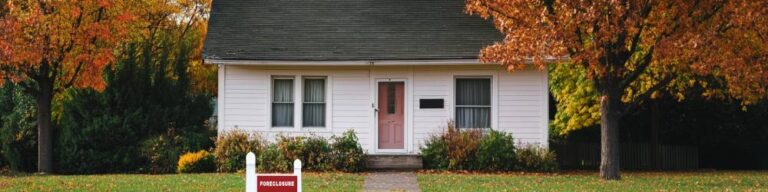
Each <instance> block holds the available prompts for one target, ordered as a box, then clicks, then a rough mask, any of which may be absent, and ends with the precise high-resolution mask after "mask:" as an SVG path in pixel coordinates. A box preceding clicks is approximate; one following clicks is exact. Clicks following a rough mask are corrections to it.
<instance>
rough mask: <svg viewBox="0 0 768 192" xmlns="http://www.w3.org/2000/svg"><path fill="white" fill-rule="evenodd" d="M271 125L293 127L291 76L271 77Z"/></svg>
mask: <svg viewBox="0 0 768 192" xmlns="http://www.w3.org/2000/svg"><path fill="white" fill-rule="evenodd" d="M272 126H273V127H293V78H285V77H278V78H273V79H272Z"/></svg>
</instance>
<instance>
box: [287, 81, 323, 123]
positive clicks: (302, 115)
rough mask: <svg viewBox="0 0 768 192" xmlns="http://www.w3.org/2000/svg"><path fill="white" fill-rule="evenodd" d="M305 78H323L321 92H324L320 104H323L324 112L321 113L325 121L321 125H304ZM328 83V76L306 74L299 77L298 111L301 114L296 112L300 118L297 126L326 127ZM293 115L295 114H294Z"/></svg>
mask: <svg viewBox="0 0 768 192" xmlns="http://www.w3.org/2000/svg"><path fill="white" fill-rule="evenodd" d="M307 79H322V80H323V84H324V86H323V94H325V95H324V97H323V102H322V104H324V107H323V108H324V111H323V113H324V114H323V115H324V117H325V121H323V126H307V127H305V126H304V104H305V103H307V102H305V101H304V88H305V86H306V84H305V83H304V80H307ZM328 85H329V83H328V77H327V76H319V75H318V76H312V75H307V76H302V77H301V95H300V97H301V106H300V107H301V111H300V112H301V114H298V116H299V117H301V119H300V120H299V122H300V123H301V124H300V125H299V126H301V128H304V129H325V128H327V127H328V119H329V118H328V95H329V93H328ZM294 113H296V112H294ZM294 116H296V114H294Z"/></svg>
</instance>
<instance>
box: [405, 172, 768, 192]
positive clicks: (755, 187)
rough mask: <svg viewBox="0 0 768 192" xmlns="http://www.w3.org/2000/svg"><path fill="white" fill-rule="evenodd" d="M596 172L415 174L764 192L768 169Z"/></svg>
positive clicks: (515, 183)
mask: <svg viewBox="0 0 768 192" xmlns="http://www.w3.org/2000/svg"><path fill="white" fill-rule="evenodd" d="M597 175H598V174H597V173H596V172H568V173H559V174H457V173H419V174H418V181H419V185H420V186H421V190H422V191H425V192H426V191H768V172H757V171H754V172H753V171H744V172H732V171H706V172H661V173H656V172H634V173H632V172H624V173H622V180H621V181H618V182H617V181H602V180H600V179H598V176H597Z"/></svg>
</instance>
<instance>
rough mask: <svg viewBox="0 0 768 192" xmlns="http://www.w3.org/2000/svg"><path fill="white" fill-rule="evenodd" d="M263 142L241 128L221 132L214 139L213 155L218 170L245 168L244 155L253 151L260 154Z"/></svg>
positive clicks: (230, 170)
mask: <svg viewBox="0 0 768 192" xmlns="http://www.w3.org/2000/svg"><path fill="white" fill-rule="evenodd" d="M263 148H264V143H263V141H262V139H261V138H260V137H259V136H258V135H249V134H248V133H246V132H244V131H241V130H234V131H228V132H225V133H222V134H221V135H219V137H218V139H217V140H216V148H215V149H214V150H213V156H215V157H216V165H217V167H218V170H219V171H222V172H235V171H238V170H243V169H245V155H246V154H248V152H253V153H255V154H256V156H259V155H261V154H262V150H263Z"/></svg>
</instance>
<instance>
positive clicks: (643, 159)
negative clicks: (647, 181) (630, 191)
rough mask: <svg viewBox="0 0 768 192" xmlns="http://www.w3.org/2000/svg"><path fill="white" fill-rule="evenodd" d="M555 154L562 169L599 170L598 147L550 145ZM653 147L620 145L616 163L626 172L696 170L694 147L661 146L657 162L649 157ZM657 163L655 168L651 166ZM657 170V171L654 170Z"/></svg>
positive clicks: (697, 159) (697, 163) (697, 157)
mask: <svg viewBox="0 0 768 192" xmlns="http://www.w3.org/2000/svg"><path fill="white" fill-rule="evenodd" d="M550 148H551V149H552V150H554V151H555V153H556V154H557V161H558V162H559V163H560V167H562V168H564V169H597V168H598V167H599V166H600V144H599V143H569V144H557V143H552V144H550ZM651 150H652V147H651V145H649V144H647V143H622V144H620V149H619V153H620V155H621V160H620V162H619V164H620V166H621V168H622V169H626V170H652V169H661V170H686V169H698V168H699V150H698V148H697V147H690V146H674V145H661V146H659V147H658V150H659V153H658V157H657V158H653V157H652V156H653V154H651ZM654 159H656V161H655V162H654ZM654 163H657V164H658V166H654ZM656 167H657V168H656Z"/></svg>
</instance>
